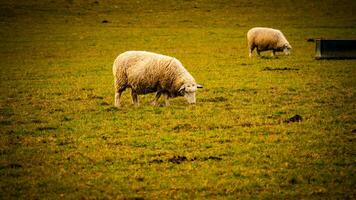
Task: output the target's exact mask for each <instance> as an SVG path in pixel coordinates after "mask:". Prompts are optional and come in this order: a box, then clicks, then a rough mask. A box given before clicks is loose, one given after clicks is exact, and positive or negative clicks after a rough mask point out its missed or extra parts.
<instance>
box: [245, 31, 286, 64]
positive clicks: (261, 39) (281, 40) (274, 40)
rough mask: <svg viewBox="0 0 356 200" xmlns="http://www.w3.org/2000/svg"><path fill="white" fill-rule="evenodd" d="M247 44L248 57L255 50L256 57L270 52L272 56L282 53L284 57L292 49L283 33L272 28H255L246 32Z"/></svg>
mask: <svg viewBox="0 0 356 200" xmlns="http://www.w3.org/2000/svg"><path fill="white" fill-rule="evenodd" d="M247 42H248V48H249V56H250V57H251V56H252V51H253V50H254V49H255V48H256V52H257V54H258V55H260V52H261V51H268V50H272V56H274V55H275V53H276V52H278V51H283V52H284V53H285V54H286V55H289V50H290V49H292V46H291V45H290V44H289V42H288V41H287V39H286V38H285V37H284V35H283V33H282V32H281V31H280V30H276V29H272V28H259V27H257V28H252V29H250V30H249V31H248V32H247Z"/></svg>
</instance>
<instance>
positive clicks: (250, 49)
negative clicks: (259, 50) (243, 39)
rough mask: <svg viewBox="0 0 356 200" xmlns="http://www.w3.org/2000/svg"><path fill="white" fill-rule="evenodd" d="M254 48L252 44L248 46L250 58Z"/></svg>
mask: <svg viewBox="0 0 356 200" xmlns="http://www.w3.org/2000/svg"><path fill="white" fill-rule="evenodd" d="M254 49H255V47H254V46H250V47H249V48H248V50H249V52H248V56H249V57H250V58H251V57H252V52H253V50H254Z"/></svg>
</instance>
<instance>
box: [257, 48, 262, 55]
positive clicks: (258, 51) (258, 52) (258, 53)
mask: <svg viewBox="0 0 356 200" xmlns="http://www.w3.org/2000/svg"><path fill="white" fill-rule="evenodd" d="M256 52H257V55H258V56H260V55H261V54H260V53H261V51H260V50H258V49H257V48H256Z"/></svg>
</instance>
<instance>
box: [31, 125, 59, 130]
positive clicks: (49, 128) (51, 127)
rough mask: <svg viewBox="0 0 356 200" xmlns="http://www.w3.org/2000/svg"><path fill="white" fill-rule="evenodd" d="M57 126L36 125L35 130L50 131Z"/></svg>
mask: <svg viewBox="0 0 356 200" xmlns="http://www.w3.org/2000/svg"><path fill="white" fill-rule="evenodd" d="M56 129H57V127H53V126H44V127H38V128H37V129H36V130H38V131H52V130H56Z"/></svg>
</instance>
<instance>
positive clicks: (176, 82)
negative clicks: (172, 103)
mask: <svg viewBox="0 0 356 200" xmlns="http://www.w3.org/2000/svg"><path fill="white" fill-rule="evenodd" d="M113 74H114V81H115V106H116V107H120V97H121V93H122V92H123V91H124V90H125V89H126V88H131V96H132V102H133V104H134V105H137V104H138V99H137V95H139V94H147V93H152V92H157V93H156V97H155V99H154V100H153V101H152V104H153V105H155V104H157V101H158V99H159V98H160V96H161V95H162V94H164V95H165V97H166V98H165V102H166V105H168V104H169V98H173V97H176V96H184V97H185V98H186V100H187V101H188V103H195V102H196V99H195V92H196V90H197V88H202V86H201V85H198V84H196V82H195V80H194V78H193V77H192V75H190V73H189V72H188V71H187V70H186V69H185V68H184V67H183V65H182V63H181V62H179V61H178V60H177V59H175V58H173V57H169V56H165V55H161V54H156V53H152V52H146V51H127V52H124V53H122V54H120V55H119V56H118V57H117V58H116V59H115V62H114V65H113Z"/></svg>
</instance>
